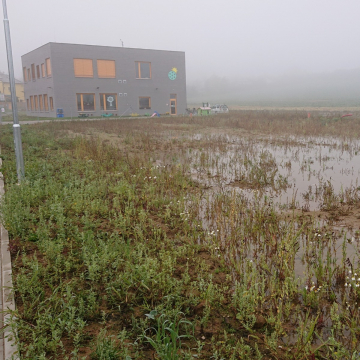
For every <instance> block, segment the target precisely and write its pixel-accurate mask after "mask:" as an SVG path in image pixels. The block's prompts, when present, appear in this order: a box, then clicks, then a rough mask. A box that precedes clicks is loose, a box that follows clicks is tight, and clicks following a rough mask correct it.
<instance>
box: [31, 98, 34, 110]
mask: <svg viewBox="0 0 360 360" xmlns="http://www.w3.org/2000/svg"><path fill="white" fill-rule="evenodd" d="M30 104H31V111H34V96H30Z"/></svg>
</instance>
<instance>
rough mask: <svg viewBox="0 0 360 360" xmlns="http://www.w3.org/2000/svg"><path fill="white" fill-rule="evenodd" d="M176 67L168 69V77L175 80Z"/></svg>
mask: <svg viewBox="0 0 360 360" xmlns="http://www.w3.org/2000/svg"><path fill="white" fill-rule="evenodd" d="M177 71H178V70H177V68H172V69H171V71H169V74H168V76H169V79H170V80H175V79H176V76H177Z"/></svg>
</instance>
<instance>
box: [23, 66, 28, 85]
mask: <svg viewBox="0 0 360 360" xmlns="http://www.w3.org/2000/svg"><path fill="white" fill-rule="evenodd" d="M23 72H24V82H27V81H28V78H27V72H26V67H24V68H23Z"/></svg>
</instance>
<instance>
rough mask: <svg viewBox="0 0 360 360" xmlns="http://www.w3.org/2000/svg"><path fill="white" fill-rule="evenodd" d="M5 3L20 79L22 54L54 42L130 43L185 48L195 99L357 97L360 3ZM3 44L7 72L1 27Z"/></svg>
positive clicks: (0, 60)
mask: <svg viewBox="0 0 360 360" xmlns="http://www.w3.org/2000/svg"><path fill="white" fill-rule="evenodd" d="M7 5H8V16H9V20H10V28H11V35H12V46H13V55H14V66H15V73H16V76H17V77H18V78H20V79H22V72H21V55H23V54H25V53H27V52H29V51H31V50H33V49H35V48H37V47H39V46H41V45H43V44H45V43H47V42H51V41H53V42H69V43H81V44H94V45H95V44H96V45H109V46H121V45H122V42H123V45H124V46H125V47H132V48H148V49H162V50H179V51H185V53H186V66H187V83H188V101H189V102H190V103H191V102H194V101H200V100H203V101H207V100H209V101H210V100H211V101H217V99H218V101H228V102H241V101H244V102H246V101H251V102H256V101H272V100H274V99H275V100H276V101H278V100H284V101H287V100H289V101H295V100H296V101H301V99H305V98H307V99H313V98H314V101H318V100H326V101H327V100H328V99H330V98H331V99H345V98H346V99H356V98H358V97H359V86H358V85H357V84H360V82H359V81H358V80H359V72H360V47H359V46H358V44H359V43H360V41H359V40H360V39H359V38H360V21H359V19H358V15H359V13H360V2H359V0H343V1H339V0H311V1H310V0H301V1H299V0H271V1H268V0H246V1H241V0H223V1H215V0H207V1H205V0H191V1H190V0H182V1H178V2H169V1H165V0H152V1H149V0H148V1H145V0H132V1H129V0H127V1H123V0H101V1H100V0H71V1H70V0H62V1H61V2H60V1H54V0H50V1H49V0H32V1H29V0H16V1H15V0H13V1H11V0H7ZM0 13H1V15H2V12H0ZM0 49H1V51H0V71H5V72H7V60H6V51H5V40H4V32H3V28H1V29H0ZM341 101H342V100H341ZM351 101H352V100H351Z"/></svg>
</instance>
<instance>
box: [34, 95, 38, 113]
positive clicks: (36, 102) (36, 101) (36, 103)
mask: <svg viewBox="0 0 360 360" xmlns="http://www.w3.org/2000/svg"><path fill="white" fill-rule="evenodd" d="M34 99H35V111H38V110H39V99H38V96H37V95H35V96H34Z"/></svg>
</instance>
